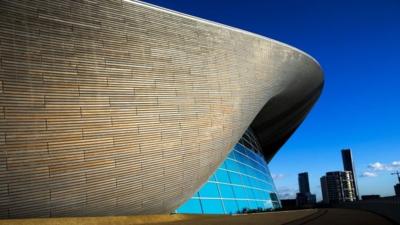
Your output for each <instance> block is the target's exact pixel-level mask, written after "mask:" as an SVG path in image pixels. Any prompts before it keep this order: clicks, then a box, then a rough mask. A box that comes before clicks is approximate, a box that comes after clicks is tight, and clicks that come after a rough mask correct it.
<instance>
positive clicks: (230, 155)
mask: <svg viewBox="0 0 400 225" xmlns="http://www.w3.org/2000/svg"><path fill="white" fill-rule="evenodd" d="M234 152H235V151H234V150H232V151H231V152H230V153H229V154H228V158H231V159H235V153H234Z"/></svg>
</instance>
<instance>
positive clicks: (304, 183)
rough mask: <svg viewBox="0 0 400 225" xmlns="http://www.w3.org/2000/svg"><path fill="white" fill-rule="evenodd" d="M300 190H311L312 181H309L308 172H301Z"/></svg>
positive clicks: (301, 191)
mask: <svg viewBox="0 0 400 225" xmlns="http://www.w3.org/2000/svg"><path fill="white" fill-rule="evenodd" d="M299 191H300V193H309V192H310V183H309V181H308V173H307V172H304V173H299Z"/></svg>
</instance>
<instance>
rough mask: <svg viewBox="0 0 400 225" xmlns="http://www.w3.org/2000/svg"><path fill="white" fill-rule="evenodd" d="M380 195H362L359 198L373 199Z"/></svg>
mask: <svg viewBox="0 0 400 225" xmlns="http://www.w3.org/2000/svg"><path fill="white" fill-rule="evenodd" d="M380 197H381V196H380V195H362V196H361V199H362V200H373V199H379V198H380Z"/></svg>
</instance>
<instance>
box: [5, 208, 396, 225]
mask: <svg viewBox="0 0 400 225" xmlns="http://www.w3.org/2000/svg"><path fill="white" fill-rule="evenodd" d="M50 224H51V225H67V224H68V225H95V224H96V225H138V224H161V225H242V224H243V225H319V224H321V225H347V224H349V225H395V224H396V223H392V222H390V221H389V220H387V219H385V218H383V217H381V216H379V215H376V214H373V213H370V212H366V211H361V210H353V209H309V210H294V211H281V212H270V213H259V214H250V215H237V216H202V215H150V216H107V217H72V218H51V219H17V220H16V219H13V220H0V225H50Z"/></svg>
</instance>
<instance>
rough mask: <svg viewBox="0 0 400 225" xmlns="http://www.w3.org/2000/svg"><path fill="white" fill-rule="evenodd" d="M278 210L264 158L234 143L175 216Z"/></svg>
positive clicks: (273, 187)
mask: <svg viewBox="0 0 400 225" xmlns="http://www.w3.org/2000/svg"><path fill="white" fill-rule="evenodd" d="M278 207H280V202H279V199H278V198H277V195H276V189H275V186H274V183H273V180H272V178H271V174H270V172H269V170H268V166H267V164H266V162H265V161H264V158H263V157H262V155H260V154H259V153H256V152H254V151H253V150H251V149H249V148H247V147H244V146H243V145H242V144H239V143H238V144H236V145H235V147H234V148H233V149H232V151H231V152H230V153H229V155H228V157H227V158H226V160H225V161H224V162H223V163H222V165H221V166H220V167H219V168H218V169H217V170H216V171H215V173H214V174H213V175H212V176H211V177H210V179H209V180H208V181H207V182H206V183H205V184H204V185H203V187H202V188H201V189H200V190H199V191H198V192H197V193H196V194H194V195H193V197H192V198H191V199H189V200H188V201H187V202H186V203H184V204H183V205H182V206H180V207H179V208H178V209H177V210H176V212H177V213H199V214H236V213H241V212H244V211H247V210H251V209H262V210H267V209H274V208H278Z"/></svg>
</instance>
